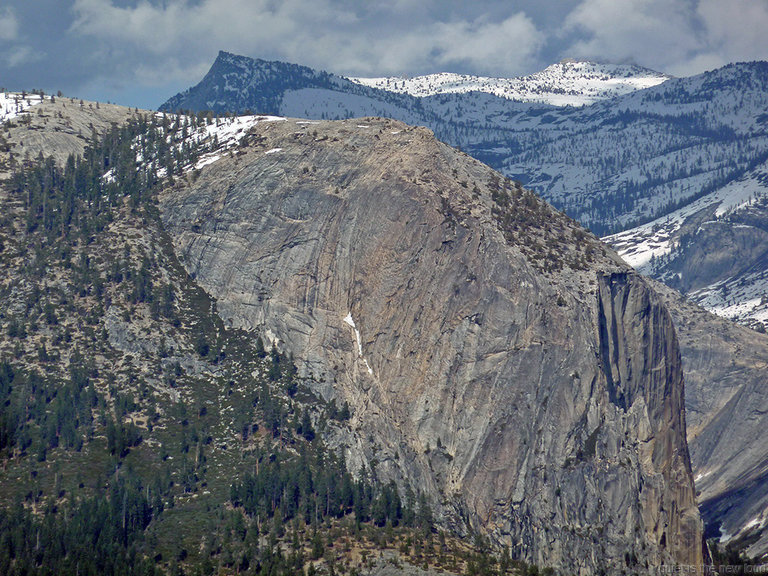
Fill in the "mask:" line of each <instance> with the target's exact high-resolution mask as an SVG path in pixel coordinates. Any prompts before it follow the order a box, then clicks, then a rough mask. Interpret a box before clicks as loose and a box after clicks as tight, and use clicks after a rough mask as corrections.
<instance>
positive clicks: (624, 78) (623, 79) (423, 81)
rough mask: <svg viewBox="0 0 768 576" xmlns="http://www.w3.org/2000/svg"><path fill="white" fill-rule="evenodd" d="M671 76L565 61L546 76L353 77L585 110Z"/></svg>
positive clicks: (408, 89) (403, 89) (405, 88)
mask: <svg viewBox="0 0 768 576" xmlns="http://www.w3.org/2000/svg"><path fill="white" fill-rule="evenodd" d="M669 78H670V76H667V75H666V74H661V73H659V72H655V71H653V70H649V69H647V68H643V67H641V66H636V65H631V64H599V63H595V62H589V61H579V60H563V61H562V62H558V63H557V64H553V65H551V66H549V67H547V68H546V69H544V70H542V71H541V72H536V73H535V74H530V75H528V76H521V77H519V78H488V77H484V76H471V75H466V74H453V73H450V72H442V73H439V74H427V75H425V76H416V77H413V78H407V77H398V76H390V77H384V78H353V77H349V78H348V79H349V80H352V82H355V83H357V84H362V85H364V86H369V87H371V88H379V89H381V90H386V91H388V92H395V93H400V94H410V95H411V96H418V97H423V96H435V95H437V94H466V93H467V92H486V93H488V94H493V95H495V96H500V97H501V98H506V99H508V100H514V101H517V102H536V103H539V104H551V105H553V106H585V105H588V104H594V103H595V102H598V101H600V100H608V99H610V98H615V97H616V96H621V95H623V94H629V93H630V92H634V91H635V90H641V89H643V88H650V87H651V86H656V85H658V84H661V83H662V82H665V81H666V80H669Z"/></svg>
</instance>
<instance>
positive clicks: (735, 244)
mask: <svg viewBox="0 0 768 576" xmlns="http://www.w3.org/2000/svg"><path fill="white" fill-rule="evenodd" d="M603 239H604V240H605V241H606V242H608V243H609V244H611V245H613V247H614V248H616V250H617V251H618V252H619V254H620V255H621V256H622V257H623V258H624V259H625V260H626V261H627V262H628V263H629V264H631V265H632V266H634V267H635V268H637V269H638V270H640V271H641V272H643V273H644V274H647V275H649V276H653V277H655V278H658V279H660V280H662V281H664V282H665V283H667V284H669V285H671V286H673V287H675V288H678V289H679V290H681V291H682V292H684V293H686V294H687V295H688V297H689V299H691V300H693V301H694V302H697V303H698V304H700V305H702V306H703V307H704V308H707V309H708V310H710V311H712V312H714V313H716V314H718V315H720V316H723V317H726V318H731V319H733V320H736V321H738V322H740V323H742V324H747V325H750V326H753V327H757V328H759V329H761V330H762V329H764V328H768V162H766V163H763V164H762V165H760V166H758V167H757V168H755V169H754V170H751V171H750V172H749V173H747V174H745V175H744V176H742V177H741V178H739V179H737V180H735V181H733V182H729V183H728V184H726V185H725V186H723V187H722V188H719V189H717V190H715V191H714V192H712V193H710V194H707V195H706V196H704V197H702V198H699V199H698V200H696V201H695V202H692V203H690V204H688V205H686V206H684V207H682V208H680V209H678V210H675V211H674V212H672V213H670V214H668V215H666V216H664V217H662V218H659V219H657V220H655V221H653V222H649V223H647V224H644V225H642V226H638V227H637V228H633V229H631V230H627V231H624V232H621V233H619V234H614V235H612V236H607V237H605V238H603Z"/></svg>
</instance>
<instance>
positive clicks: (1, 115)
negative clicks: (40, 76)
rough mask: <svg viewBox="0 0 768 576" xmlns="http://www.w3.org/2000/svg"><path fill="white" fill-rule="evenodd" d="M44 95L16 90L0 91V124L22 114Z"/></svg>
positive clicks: (41, 99) (40, 100) (38, 102)
mask: <svg viewBox="0 0 768 576" xmlns="http://www.w3.org/2000/svg"><path fill="white" fill-rule="evenodd" d="M43 98H45V97H44V96H40V95H39V94H27V93H24V94H22V93H17V92H0V124H2V123H3V122H6V121H8V120H13V119H14V118H16V117H18V116H20V115H22V114H23V113H24V112H27V111H29V109H30V108H32V107H33V106H35V105H37V104H40V103H41V102H42V101H43Z"/></svg>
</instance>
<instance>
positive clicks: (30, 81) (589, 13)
mask: <svg viewBox="0 0 768 576" xmlns="http://www.w3.org/2000/svg"><path fill="white" fill-rule="evenodd" d="M766 30H768V0H518V1H515V0H473V1H471V2H470V1H459V0H389V1H387V0H379V1H376V2H370V1H367V0H0V49H2V51H3V57H2V58H0V87H5V88H6V89H10V90H21V89H26V90H30V89H35V88H42V89H44V90H46V91H47V92H51V91H54V92H55V91H56V90H61V91H63V92H64V93H65V94H67V95H71V96H78V97H81V98H88V99H95V100H101V101H106V100H109V101H112V102H117V103H119V104H124V105H129V106H140V107H151V108H155V107H157V106H158V105H160V104H161V103H162V102H163V101H165V100H166V99H167V98H168V97H170V96H172V95H173V94H175V93H176V92H178V91H180V90H182V89H184V88H187V87H188V86H190V85H192V84H196V83H197V82H198V81H199V80H200V79H201V78H202V77H203V75H204V74H205V72H206V71H207V70H208V68H209V67H210V65H211V64H212V63H213V60H214V58H215V57H216V54H217V52H218V51H219V50H227V51H229V52H234V53H237V54H243V55H246V56H253V57H258V58H264V59H268V60H285V61H289V62H295V63H299V64H305V65H308V66H312V67H315V68H322V69H325V70H328V71H331V72H335V73H338V74H343V75H357V76H383V75H399V74H407V75H417V74H426V73H431V72H440V71H452V72H463V73H471V74H481V75H491V76H518V75H522V74H527V73H531V72H535V71H537V70H540V69H542V68H544V67H546V66H547V65H549V64H551V63H553V62H556V61H559V60H561V59H563V58H568V57H570V58H592V59H598V60H601V61H612V62H626V61H630V62H635V63H637V64H642V65H644V66H647V67H649V68H653V69H655V70H659V71H662V72H667V73H670V74H673V75H676V76H687V75H691V74H696V73H699V72H702V71H704V70H711V69H713V68H716V67H718V66H722V65H724V64H727V63H728V62H735V61H744V60H756V59H767V58H768V34H766V32H765V31H766Z"/></svg>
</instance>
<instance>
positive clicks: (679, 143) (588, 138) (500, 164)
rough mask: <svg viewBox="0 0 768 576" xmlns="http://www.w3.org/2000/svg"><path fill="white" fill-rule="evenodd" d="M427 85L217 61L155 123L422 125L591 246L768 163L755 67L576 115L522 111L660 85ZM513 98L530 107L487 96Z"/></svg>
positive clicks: (618, 77)
mask: <svg viewBox="0 0 768 576" xmlns="http://www.w3.org/2000/svg"><path fill="white" fill-rule="evenodd" d="M428 78H429V77H423V79H422V80H418V79H416V80H414V81H413V82H412V84H413V85H406V86H405V87H403V86H402V85H397V86H395V84H396V82H395V81H394V80H393V81H391V82H389V83H388V82H387V81H386V80H382V81H381V82H373V81H372V82H368V83H369V84H373V85H377V86H379V85H380V86H389V88H390V89H389V90H384V89H380V88H377V87H373V86H364V85H362V84H359V83H356V82H352V81H350V80H348V79H345V78H341V77H339V76H335V75H333V74H329V73H327V72H318V71H315V70H312V69H310V68H306V67H302V66H297V65H293V64H286V63H282V62H265V61H263V60H253V59H250V58H246V57H242V56H235V55H232V54H227V53H224V52H222V53H220V54H219V57H218V58H217V59H216V61H215V62H214V64H213V66H212V67H211V70H210V71H209V72H208V74H207V75H206V77H205V78H204V79H203V81H201V82H200V84H198V85H197V86H195V87H193V88H190V89H189V90H187V91H186V92H184V93H182V94H179V95H177V96H174V97H173V98H171V99H170V100H169V101H168V102H166V103H165V104H164V105H163V106H162V107H161V109H163V110H178V109H191V110H205V109H210V110H214V111H217V112H225V111H231V112H240V113H242V112H244V111H246V110H251V111H253V112H258V113H265V114H277V115H289V116H296V117H305V118H314V119H339V118H351V117H361V116H366V115H377V116H387V117H392V118H395V119H398V120H402V121H404V122H408V123H411V124H422V125H425V126H428V127H429V128H431V129H432V130H433V131H434V132H435V135H436V136H437V137H438V138H440V139H441V140H443V141H445V142H447V143H449V144H451V145H453V146H458V147H460V148H461V149H463V150H465V151H467V152H468V153H469V154H471V155H473V156H474V157H476V158H478V159H480V160H482V161H484V162H487V163H489V164H490V165H492V166H493V167H495V168H497V169H499V170H501V171H502V172H503V173H504V174H506V175H507V176H510V177H512V178H516V179H519V180H521V181H522V182H523V183H525V184H527V185H528V186H529V187H530V188H532V189H533V190H535V191H536V192H538V193H539V194H541V195H542V196H543V197H544V198H546V199H547V200H549V201H550V202H552V203H553V204H554V205H555V206H557V207H559V208H561V209H563V210H565V211H566V212H567V213H568V214H569V215H571V216H573V217H574V218H576V219H577V220H579V221H580V222H582V223H583V224H585V225H587V226H589V227H591V228H592V229H593V230H594V231H595V232H597V233H599V234H606V233H610V232H616V231H620V230H622V229H626V228H628V227H632V226H633V225H635V224H637V223H642V222H647V221H650V220H652V219H654V218H656V217H659V216H663V215H665V214H667V213H669V212H671V211H672V210H674V209H676V208H677V207H679V206H681V205H684V204H687V203H688V202H691V201H693V200H694V199H696V198H697V197H700V196H702V195H703V194H705V193H707V192H709V191H714V190H717V189H719V188H720V187H722V186H724V185H725V184H727V183H728V182H731V181H734V180H737V179H738V178H740V177H742V176H743V175H744V174H745V173H746V172H748V171H749V170H751V169H752V168H754V167H755V166H756V165H757V164H759V163H760V162H762V161H764V160H765V159H766V158H768V136H766V119H768V116H766V110H767V109H768V63H765V62H754V63H746V64H736V65H729V66H726V67H724V68H721V69H719V70H716V71H714V72H710V73H706V74H702V75H699V76H694V77H691V78H678V79H670V80H667V81H665V82H663V83H661V84H658V85H656V86H652V87H650V88H646V89H643V90H634V91H632V92H631V93H627V94H623V95H621V96H615V97H611V98H608V99H605V100H602V101H600V102H597V103H595V104H593V105H591V106H583V107H580V108H574V107H571V106H566V107H557V106H551V105H547V104H540V103H536V102H532V101H531V100H535V99H536V94H540V95H542V98H544V99H547V98H549V97H550V96H552V97H554V96H557V95H558V94H560V95H562V94H568V95H569V97H570V96H574V95H575V96H574V97H576V96H578V98H582V102H586V101H589V100H590V99H591V98H593V96H592V94H594V93H595V92H594V91H593V92H590V90H593V89H592V88H591V87H590V86H594V85H595V83H596V84H597V85H600V86H603V87H605V86H608V85H610V83H612V82H618V83H619V84H620V85H622V86H624V88H622V90H623V89H630V88H635V87H642V86H644V85H647V84H649V83H653V82H657V81H659V80H661V79H662V78H664V77H662V76H660V75H656V76H652V73H650V72H648V71H643V69H639V70H635V69H634V68H626V69H625V68H622V67H613V68H608V69H607V71H606V70H602V68H601V67H600V66H598V65H594V64H583V63H581V64H574V63H571V64H567V63H561V64H560V65H555V66H553V67H550V68H548V69H547V70H545V71H543V72H541V73H539V74H535V75H532V76H530V77H526V78H522V79H517V80H508V81H496V80H494V81H493V82H495V84H493V82H490V81H488V83H487V85H485V89H486V90H487V91H486V92H483V91H481V92H465V90H467V89H470V88H471V86H472V85H473V82H479V83H481V84H482V82H485V80H484V79H472V78H471V77H466V78H465V79H464V80H459V81H458V84H456V82H457V80H456V78H459V79H461V78H462V77H455V76H446V77H440V78H439V79H436V80H435V82H436V83H437V82H438V80H439V81H440V82H442V83H443V85H442V87H437V85H435V86H434V87H432V88H430V87H429V82H430V80H428ZM624 80H633V82H630V83H628V84H627V83H623V84H622V82H623V81H624ZM361 81H362V80H358V82H361ZM505 82H506V83H507V84H506V85H505V84H504V83H505ZM513 85H519V86H520V91H521V93H524V98H523V99H528V100H529V101H526V102H518V101H513V100H510V99H509V97H502V96H500V95H497V94H503V93H505V90H512V89H511V88H509V87H510V86H513ZM393 86H395V87H394V88H393ZM418 86H422V87H421V88H418ZM451 86H453V87H451ZM504 86H507V88H504ZM516 89H517V88H516ZM408 91H411V92H413V93H418V94H419V97H416V96H413V95H411V94H407V93H405V92H408ZM547 91H549V92H547ZM437 92H440V93H437ZM491 92H492V93H491ZM598 93H601V94H602V95H603V96H607V95H608V94H610V92H604V91H603V92H600V91H598ZM422 94H424V95H422ZM506 94H507V96H513V93H512V92H510V91H507V92H506Z"/></svg>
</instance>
